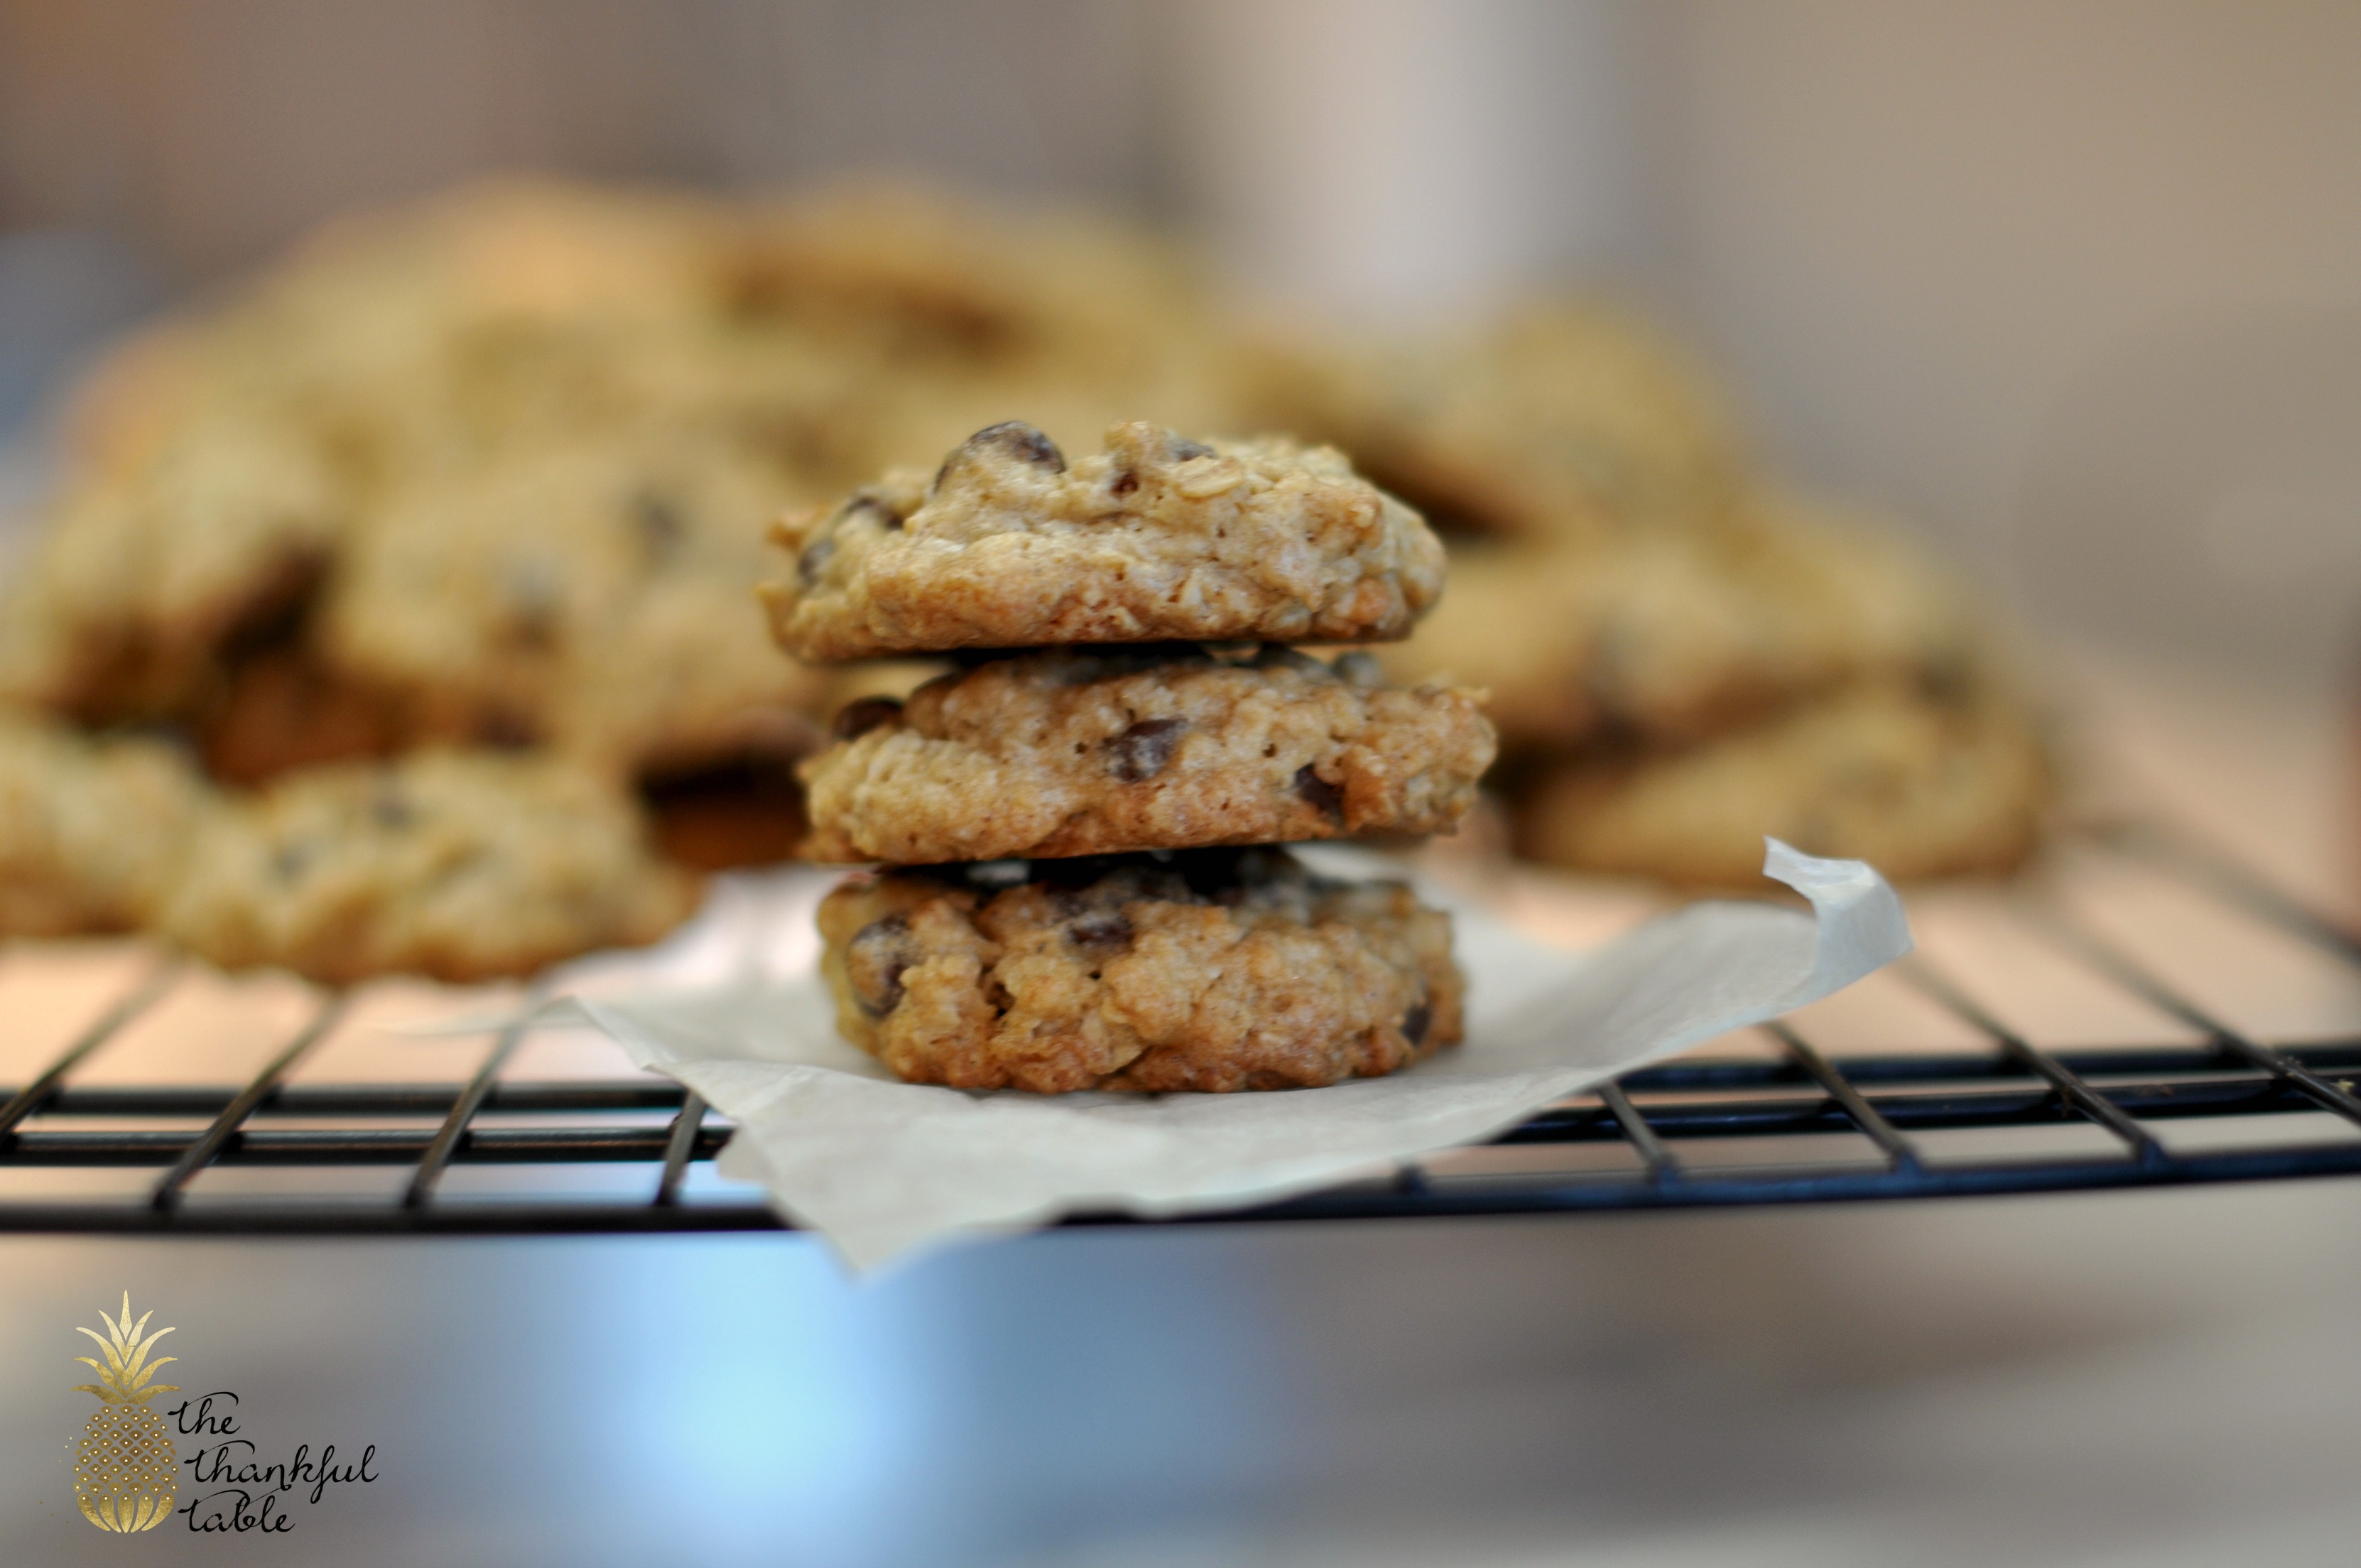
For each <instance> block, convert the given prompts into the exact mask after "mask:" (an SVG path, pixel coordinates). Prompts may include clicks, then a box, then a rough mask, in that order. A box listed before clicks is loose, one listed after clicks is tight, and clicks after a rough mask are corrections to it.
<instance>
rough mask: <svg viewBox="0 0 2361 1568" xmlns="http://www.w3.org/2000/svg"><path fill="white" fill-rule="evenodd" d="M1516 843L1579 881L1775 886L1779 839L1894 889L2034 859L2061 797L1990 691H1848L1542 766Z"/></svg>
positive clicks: (2026, 730)
mask: <svg viewBox="0 0 2361 1568" xmlns="http://www.w3.org/2000/svg"><path fill="white" fill-rule="evenodd" d="M1535 773H1536V776H1535V778H1534V780H1533V782H1532V784H1531V785H1530V786H1529V788H1528V789H1527V790H1526V791H1525V792H1524V794H1523V795H1522V796H1521V799H1520V800H1519V802H1518V818H1517V820H1518V847H1519V849H1520V850H1521V852H1523V853H1525V854H1528V855H1531V856H1532V857H1533V858H1534V859H1537V860H1541V861H1547V862H1549V863H1551V864H1554V865H1558V866H1564V867H1567V868H1570V869H1573V870H1576V871H1585V872H1612V873H1618V874H1624V875H1636V876H1648V877H1656V878H1660V879H1663V880H1665V881H1668V882H1674V883H1684V884H1687V885H1692V886H1698V887H1731V888H1748V887H1759V886H1761V885H1762V872H1763V837H1764V835H1766V834H1768V835H1770V836H1772V837H1773V838H1777V839H1783V840H1784V841H1785V842H1787V843H1789V844H1792V845H1794V846H1795V848H1797V849H1799V850H1804V851H1806V853H1809V854H1815V855H1828V856H1838V857H1843V858H1848V859H1855V860H1864V861H1869V862H1870V863H1871V864H1872V865H1873V866H1875V867H1876V868H1877V869H1878V870H1879V871H1880V872H1883V873H1884V874H1885V875H1886V876H1888V877H1891V878H1894V879H1896V880H1911V879H1916V878H1921V877H1934V876H1946V875H1952V874H1957V873H1963V872H2005V871H2008V870H2010V869H2011V868H2013V867H2014V866H2015V865H2016V864H2017V863H2018V862H2019V861H2022V860H2024V858H2025V857H2026V855H2027V854H2028V853H2030V852H2031V850H2032V849H2033V847H2034V844H2035V842H2036V840H2037V837H2038V833H2039V826H2040V817H2041V813H2042V810H2043V807H2044V805H2045V803H2046V802H2047V800H2048V795H2049V793H2050V784H2051V778H2050V769H2049V764H2048V757H2047V753H2046V751H2045V748H2044V746H2043V744H2042V742H2041V740H2040V737H2039V736H2038V735H2037V733H2036V731H2035V729H2034V727H2033V726H2032V725H2031V724H2030V723H2029V722H2028V720H2027V718H2026V715H2025V713H2024V712H2023V710H2022V709H2021V708H2020V707H2018V706H2016V705H2015V703H2014V702H2012V701H2011V700H2009V699H2008V698H2007V697H2006V696H2004V695H2002V694H2001V693H1999V692H1997V691H1996V690H1993V689H1992V688H1990V687H1989V686H1986V685H1982V684H1981V683H1977V682H1968V683H1965V684H1962V685H1952V686H1937V687H1934V688H1931V689H1930V688H1928V687H1927V686H1925V685H1913V684H1911V683H1908V682H1905V681H1899V680H1887V681H1878V682H1871V683H1865V684H1862V685H1855V686H1851V687H1849V688H1846V689H1845V690H1842V691H1840V692H1838V693H1835V694H1832V695H1830V696H1827V697H1824V698H1820V699H1816V700H1813V701H1809V702H1806V703H1803V704H1801V705H1798V706H1796V707H1791V708H1789V709H1786V710H1784V711H1782V712H1780V713H1777V714H1774V715H1772V716H1769V717H1767V718H1763V719H1761V720H1759V721H1757V722H1755V723H1753V724H1751V725H1748V726H1746V727H1744V728H1741V729H1735V730H1732V731H1730V732H1729V733H1726V734H1723V735H1719V736H1716V737H1714V738H1712V739H1710V740H1704V741H1701V742H1698V743H1697V744H1695V745H1692V746H1688V747H1685V748H1679V749H1673V750H1650V749H1645V748H1607V749H1602V750H1601V751H1598V752H1597V753H1595V754H1591V755H1576V756H1569V757H1565V758H1561V759H1558V760H1554V761H1552V762H1544V763H1541V764H1537V766H1536V770H1535Z"/></svg>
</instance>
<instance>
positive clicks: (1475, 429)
mask: <svg viewBox="0 0 2361 1568" xmlns="http://www.w3.org/2000/svg"><path fill="white" fill-rule="evenodd" d="M1239 398H1240V401H1241V405H1242V407H1241V411H1242V412H1243V413H1244V414H1246V416H1247V417H1249V418H1250V419H1251V420H1253V421H1256V422H1259V423H1261V424H1263V425H1268V427H1270V428H1273V429H1279V430H1287V431H1290V432H1292V433H1295V434H1296V435H1298V436H1300V437H1301V438H1303V439H1306V440H1312V441H1321V442H1326V443H1329V444H1333V445H1335V446H1338V447H1341V448H1342V449H1343V450H1344V452H1345V455H1346V456H1348V457H1350V458H1351V459H1352V460H1353V463H1354V466H1356V468H1358V469H1359V470H1360V471H1361V472H1362V473H1364V474H1366V475H1367V476H1368V477H1370V479H1371V480H1373V481H1374V482H1375V483H1377V484H1378V485H1379V486H1380V487H1382V488H1385V489H1387V490H1389V491H1391V492H1392V493H1393V494H1395V495H1398V496H1400V497H1401V498H1402V499H1404V500H1406V501H1408V502H1410V504H1411V505H1412V506H1413V507H1416V508H1418V509H1419V510H1421V511H1422V512H1423V513H1425V514H1426V517H1427V520H1428V521H1429V522H1431V523H1433V525H1434V526H1435V527H1436V528H1437V529H1439V530H1441V531H1443V532H1445V533H1446V534H1467V535H1471V536H1474V537H1477V538H1489V539H1510V540H1520V541H1525V542H1538V541H1565V540H1589V539H1596V538H1598V537H1600V536H1602V535H1613V534H1615V533H1618V532H1626V531H1629V530H1631V529H1633V528H1637V527H1648V526H1666V525H1677V524H1685V523H1688V522H1692V521H1699V520H1710V519H1712V518H1713V517H1715V516H1716V515H1717V514H1718V513H1719V511H1720V510H1722V509H1723V508H1724V507H1725V506H1727V505H1728V504H1729V503H1730V500H1731V499H1733V498H1734V497H1735V496H1736V494H1737V493H1738V491H1739V490H1740V488H1741V485H1742V482H1743V479H1744V473H1745V465H1744V461H1743V456H1742V453H1741V444H1740V442H1739V440H1738V437H1737V435H1736V433H1735V430H1734V427H1733V424H1732V422H1731V420H1730V415H1729V412H1728V411H1727V410H1726V409H1725V408H1724V407H1723V404H1722V401H1721V399H1720V397H1719V393H1718V392H1717V391H1716V390H1715V389H1714V386H1713V383H1712V381H1711V380H1710V378H1708V377H1707V376H1706V375H1705V374H1704V373H1703V371H1702V370H1701V369H1700V368H1699V367H1697V366H1695V365H1693V364H1692V363H1691V362H1690V360H1689V359H1688V357H1687V356H1686V354H1684V353H1683V352H1682V351H1681V350H1680V349H1678V348H1677V347H1675V345H1673V344H1672V343H1671V342H1670V341H1669V340H1667V339H1666V338H1664V336H1662V335H1661V334H1658V333H1657V332H1655V331H1654V330H1653V329H1652V328H1650V327H1648V326H1647V325H1645V324H1643V323H1642V322H1640V321H1639V320H1638V319H1637V318H1635V317H1632V316H1630V315H1627V314H1625V313H1620V312H1619V311H1617V310H1614V309H1612V308H1611V307H1608V306H1604V305H1596V304H1586V303H1580V302H1573V301H1565V300H1550V301H1536V302H1532V303H1530V304H1527V305H1525V306H1523V307H1521V308H1520V309H1517V310H1514V311H1511V312H1509V313H1505V314H1503V315H1501V316H1499V317H1498V318H1497V319H1495V320H1493V321H1491V322H1489V323H1485V324H1484V325H1482V326H1480V327H1478V328H1477V329H1475V330H1472V331H1468V332H1465V333H1462V334H1457V335H1454V336H1446V337H1439V338H1433V339H1427V340H1414V341H1404V342H1396V343H1392V344H1387V345H1378V346H1374V347H1367V348H1362V347H1357V346H1345V345H1320V344H1308V343H1303V342H1295V343H1288V342H1286V341H1284V340H1280V341H1275V342H1273V343H1270V344H1268V345H1264V346H1263V347H1262V349H1261V350H1260V352H1259V353H1257V355H1255V356H1253V357H1252V358H1251V359H1250V360H1249V361H1247V362H1246V370H1245V371H1244V373H1243V381H1242V385H1241V390H1240V393H1239Z"/></svg>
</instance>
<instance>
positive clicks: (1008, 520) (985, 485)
mask: <svg viewBox="0 0 2361 1568" xmlns="http://www.w3.org/2000/svg"><path fill="white" fill-rule="evenodd" d="M1106 446H1107V449H1106V450H1105V451H1104V452H1103V453H1098V454H1095V455H1092V456H1088V457H1083V458H1080V459H1077V460H1076V461H1075V462H1073V463H1071V464H1069V463H1068V462H1067V461H1066V456H1065V454H1064V453H1062V452H1060V450H1059V449H1058V447H1057V446H1056V444H1054V443H1052V442H1051V441H1050V440H1049V437H1048V436H1046V435H1044V434H1042V433H1041V432H1040V431H1038V430H1037V429H1035V428H1034V427H1033V426H1031V425H1029V424H1023V423H1016V422H1011V423H1007V424H997V425H993V426H990V427H988V428H986V429H983V430H981V431H978V432H977V433H975V434H973V435H972V436H970V437H969V438H968V439H967V441H966V442H965V443H964V444H961V446H960V447H959V448H958V449H957V450H956V451H954V452H952V453H951V455H950V456H949V457H947V458H945V459H944V460H943V464H942V466H941V467H940V468H939V470H937V472H936V473H935V475H934V476H933V477H932V478H931V479H929V478H928V477H926V476H925V475H923V474H919V473H916V472H912V471H907V470H904V471H897V472H895V473H892V474H889V475H888V476H887V477H886V478H885V479H884V481H883V482H882V483H880V484H877V485H873V486H870V487H867V488H863V489H862V490H859V491H857V492H855V493H854V495H853V497H852V498H851V499H850V500H848V501H846V502H845V503H844V504H843V505H842V506H840V507H838V508H837V509H836V510H834V511H832V512H821V513H810V514H805V515H801V516H797V517H792V518H790V519H789V520H788V521H785V522H783V523H781V524H780V525H779V526H778V527H777V528H776V529H775V530H774V532H773V537H774V539H775V540H776V541H777V542H778V543H780V544H782V545H784V546H785V548H786V550H787V552H788V553H789V554H790V556H791V557H792V558H793V561H794V563H795V565H794V571H793V573H792V575H791V576H788V577H787V578H785V580H783V581H776V582H770V583H765V584H764V585H763V600H764V602H765V603H766V604H767V605H768V606H769V607H770V611H771V620H772V626H773V629H774V631H775V632H776V633H777V635H778V639H779V641H780V642H781V643H783V644H784V645H785V647H786V648H787V649H788V650H789V651H790V652H794V653H796V654H797V655H798V656H800V657H803V658H806V659H811V660H815V661H833V660H842V659H859V658H869V657H873V656H875V655H878V654H893V653H918V652H942V651H946V650H951V649H961V648H1031V647H1044V646H1052V645H1057V644H1063V643H1106V642H1156V641H1169V640H1206V641H1312V642H1349V641H1389V640H1392V639H1395V638H1400V637H1405V636H1408V635H1409V634H1410V629H1411V623H1412V622H1413V621H1414V620H1417V618H1418V617H1419V615H1420V614H1421V613H1422V612H1423V611H1424V610H1425V609H1427V607H1428V606H1429V605H1431V604H1433V602H1434V600H1435V598H1436V597H1437V596H1438V595H1439V594H1440V593H1441V592H1442V589H1443V570H1444V562H1443V546H1442V544H1441V543H1440V542H1439V541H1437V540H1436V538H1435V537H1434V535H1433V533H1432V532H1429V531H1428V529H1427V527H1426V524H1425V523H1423V522H1422V521H1420V520H1419V517H1418V515H1417V514H1416V513H1415V512H1413V511H1411V510H1410V509H1409V508H1407V507H1405V506H1403V505H1402V504H1401V503H1400V502H1399V501H1396V500H1395V499H1393V498H1391V497H1390V496H1388V495H1386V494H1385V493H1384V492H1382V491H1380V490H1378V488H1375V487H1374V486H1371V485H1369V484H1367V483H1366V482H1365V481H1363V480H1362V479H1360V478H1359V477H1356V475H1355V474H1354V473H1353V471H1352V469H1351V468H1350V467H1348V466H1346V465H1345V461H1344V459H1343V458H1341V457H1339V456H1338V455H1336V454H1335V453H1334V452H1331V451H1328V450H1326V449H1324V448H1320V447H1312V448H1302V447H1298V446H1295V445H1294V444H1291V443H1289V442H1285V441H1279V440H1269V441H1253V442H1228V443H1222V442H1217V443H1213V444H1203V443H1199V442H1193V441H1187V440H1184V439H1182V438H1181V437H1180V436H1177V435H1175V434H1173V433H1171V432H1170V431H1168V430H1163V429H1159V427H1157V426H1155V425H1151V424H1147V423H1144V422H1134V423H1130V424H1120V425H1116V426H1115V428H1113V429H1112V430H1110V431H1109V432H1108V433H1107V437H1106Z"/></svg>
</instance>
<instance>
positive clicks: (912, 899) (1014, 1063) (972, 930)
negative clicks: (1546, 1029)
mask: <svg viewBox="0 0 2361 1568" xmlns="http://www.w3.org/2000/svg"><path fill="white" fill-rule="evenodd" d="M819 928H820V938H821V940H822V942H823V944H824V948H825V951H824V954H823V957H822V959H821V969H822V971H823V972H824V973H825V974H826V975H827V977H828V981H829V987H830V989H831V990H833V991H834V992H835V993H836V1003H837V1025H838V1027H839V1028H840V1029H841V1030H842V1031H843V1033H844V1035H845V1036H846V1037H847V1038H848V1039H850V1040H851V1041H852V1042H853V1043H854V1044H855V1045H858V1046H860V1047H862V1049H863V1050H865V1051H868V1052H869V1053H871V1054H872V1055H873V1056H875V1057H877V1058H879V1059H880V1060H882V1061H883V1062H884V1064H885V1065H886V1066H887V1067H888V1068H890V1069H893V1071H894V1073H895V1076H897V1077H899V1078H902V1079H904V1080H907V1081H910V1082H913V1083H941V1084H948V1085H950V1086H951V1087H953V1088H958V1089H1027V1090H1031V1091H1036V1092H1038V1093H1044V1094H1059V1093H1066V1092H1069V1091H1074V1090H1082V1089H1114V1090H1140V1091H1158V1092H1160V1091H1173V1090H1197V1091H1217V1092H1218V1091H1233V1090H1242V1089H1301V1088H1312V1087H1316V1086H1319V1085H1322V1084H1329V1083H1335V1082H1338V1081H1340V1080H1344V1079H1348V1078H1371V1077H1377V1076H1379V1075H1382V1074H1385V1073H1389V1072H1393V1071H1395V1070H1396V1069H1400V1068H1402V1067H1405V1066H1407V1065H1409V1064H1410V1063H1411V1062H1413V1061H1416V1060H1417V1059H1419V1058H1421V1057H1423V1056H1425V1055H1427V1054H1428V1053H1430V1052H1432V1051H1434V1050H1437V1049H1439V1048H1441V1047H1444V1046H1448V1045H1453V1044H1455V1043H1456V1042H1457V1041H1458V1040H1459V1038H1460V1036H1461V1032H1462V1022H1461V1003H1462V999H1463V995H1464V992H1465V991H1466V982H1465V981H1463V980H1462V978H1461V976H1460V973H1459V970H1458V967H1457V966H1456V965H1455V963H1453V961H1452V958H1451V919H1450V916H1447V915H1444V914H1443V913H1442V912H1440V911H1438V910H1433V909H1429V908H1426V907H1425V906H1423V905H1421V904H1420V903H1419V902H1418V901H1417V899H1416V898H1414V897H1413V896H1412V895H1411V890H1410V889H1409V888H1408V887H1407V886H1405V885H1403V884H1402V883H1348V882H1340V881H1336V880H1334V879H1332V878H1328V877H1323V876H1318V875H1315V874H1314V873H1313V872H1311V871H1310V870H1308V869H1307V868H1306V867H1305V866H1304V865H1303V864H1302V862H1301V861H1297V860H1296V859H1295V858H1294V857H1293V856H1291V855H1289V854H1287V853H1286V852H1284V851H1283V850H1262V849H1253V850H1187V851H1180V852H1177V853H1172V854H1169V855H1168V854H1154V855H1121V856H1107V857H1093V858H1088V859H1081V860H1070V861H1030V862H1027V861H987V862H984V863H983V864H981V865H975V866H945V867H927V868H920V869H906V870H898V871H892V872H855V873H854V874H853V875H852V876H851V878H849V879H848V880H847V881H846V882H845V883H843V884H842V885H841V886H840V887H838V888H837V889H836V891H835V892H833V893H831V894H829V895H828V897H827V898H826V899H825V900H824V901H822V903H821V905H820V909H819Z"/></svg>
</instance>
